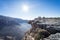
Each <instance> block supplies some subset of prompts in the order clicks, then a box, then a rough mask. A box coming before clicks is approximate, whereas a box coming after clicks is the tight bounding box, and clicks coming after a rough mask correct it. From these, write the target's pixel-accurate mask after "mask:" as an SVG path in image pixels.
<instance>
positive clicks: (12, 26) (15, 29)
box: [0, 15, 31, 40]
mask: <svg viewBox="0 0 60 40" xmlns="http://www.w3.org/2000/svg"><path fill="white" fill-rule="evenodd" d="M29 28H31V26H30V25H29V24H28V23H27V20H22V19H18V18H11V17H7V16H2V15H0V36H9V35H10V36H14V37H16V40H20V39H21V38H22V37H23V35H24V34H25V32H26V31H27V30H28V29H29Z"/></svg>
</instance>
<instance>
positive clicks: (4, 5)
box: [0, 0, 60, 20]
mask: <svg viewBox="0 0 60 40" xmlns="http://www.w3.org/2000/svg"><path fill="white" fill-rule="evenodd" d="M0 15H4V16H10V17H15V18H22V19H28V20H30V19H34V18H36V17H38V16H42V17H43V16H44V17H60V0H0Z"/></svg>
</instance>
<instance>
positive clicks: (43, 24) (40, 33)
mask: <svg viewBox="0 0 60 40" xmlns="http://www.w3.org/2000/svg"><path fill="white" fill-rule="evenodd" d="M59 22H60V18H36V19H34V20H30V21H29V24H31V25H32V28H31V29H30V30H29V31H27V32H26V34H25V36H24V38H23V40H40V39H42V40H45V39H43V38H46V40H48V39H47V37H48V38H49V40H50V39H51V36H50V35H51V34H56V33H60V30H59V29H60V28H59V27H60V24H59ZM52 40H53V39H52Z"/></svg>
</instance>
